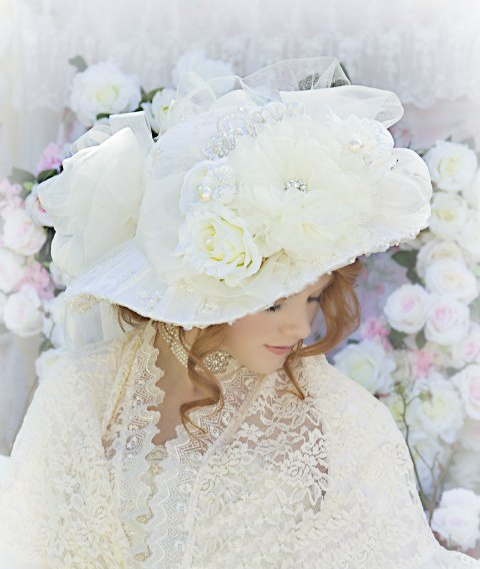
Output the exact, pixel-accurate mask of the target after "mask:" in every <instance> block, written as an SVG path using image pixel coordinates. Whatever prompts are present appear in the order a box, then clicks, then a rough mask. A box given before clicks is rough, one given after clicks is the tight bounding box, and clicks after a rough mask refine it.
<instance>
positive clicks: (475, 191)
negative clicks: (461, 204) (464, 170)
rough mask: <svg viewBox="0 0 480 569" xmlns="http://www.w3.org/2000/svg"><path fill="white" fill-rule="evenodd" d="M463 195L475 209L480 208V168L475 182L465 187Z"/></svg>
mask: <svg viewBox="0 0 480 569" xmlns="http://www.w3.org/2000/svg"><path fill="white" fill-rule="evenodd" d="M462 194H463V196H464V197H465V199H466V200H467V202H468V203H469V204H470V205H471V206H472V207H474V208H475V209H480V170H477V173H476V175H475V178H474V179H473V182H472V183H471V184H470V185H469V186H467V187H466V188H464V189H463V191H462Z"/></svg>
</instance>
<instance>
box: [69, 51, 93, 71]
mask: <svg viewBox="0 0 480 569" xmlns="http://www.w3.org/2000/svg"><path fill="white" fill-rule="evenodd" d="M68 63H70V65H73V67H75V68H76V69H77V72H78V73H81V72H82V71H85V69H86V68H87V67H88V65H87V62H86V61H85V59H84V58H83V57H82V56H81V55H76V56H75V57H72V58H71V59H69V60H68Z"/></svg>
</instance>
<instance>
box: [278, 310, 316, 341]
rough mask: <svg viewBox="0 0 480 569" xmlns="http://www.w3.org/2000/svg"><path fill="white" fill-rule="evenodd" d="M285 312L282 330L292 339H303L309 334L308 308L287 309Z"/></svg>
mask: <svg viewBox="0 0 480 569" xmlns="http://www.w3.org/2000/svg"><path fill="white" fill-rule="evenodd" d="M288 312H289V314H287V313H286V314H285V322H284V332H285V333H288V335H289V336H291V337H292V339H294V340H297V341H298V340H304V339H305V338H308V337H309V336H310V333H311V331H312V323H311V315H310V314H309V313H308V310H300V309H298V308H297V310H292V311H288Z"/></svg>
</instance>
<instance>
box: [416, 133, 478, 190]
mask: <svg viewBox="0 0 480 569" xmlns="http://www.w3.org/2000/svg"><path fill="white" fill-rule="evenodd" d="M424 159H425V162H426V163H427V166H428V169H429V170H430V175H431V177H432V182H434V183H435V184H436V185H437V188H439V189H441V190H446V191H448V192H457V191H459V190H461V189H462V188H465V187H467V186H468V185H469V184H470V183H471V182H472V180H473V177H474V175H475V172H476V170H477V155H476V154H475V152H474V151H473V150H471V149H470V148H468V146H465V145H464V144H456V143H454V142H447V141H445V140H439V141H437V142H436V144H435V146H434V147H433V148H431V149H430V150H429V151H428V152H427V153H426V154H425V157H424Z"/></svg>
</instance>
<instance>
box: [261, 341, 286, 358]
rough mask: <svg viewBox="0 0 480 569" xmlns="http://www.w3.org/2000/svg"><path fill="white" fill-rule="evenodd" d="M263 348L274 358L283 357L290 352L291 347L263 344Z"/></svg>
mask: <svg viewBox="0 0 480 569" xmlns="http://www.w3.org/2000/svg"><path fill="white" fill-rule="evenodd" d="M265 347H266V348H267V350H269V351H270V352H272V354H275V355H276V356H284V355H285V354H288V353H289V352H290V351H291V350H292V346H267V344H265Z"/></svg>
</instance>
